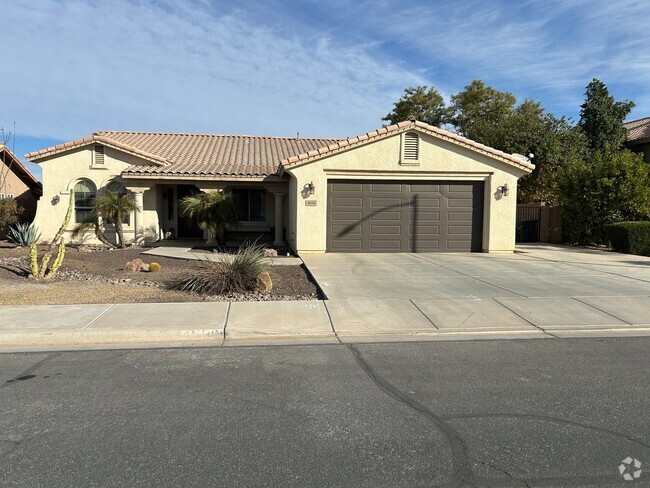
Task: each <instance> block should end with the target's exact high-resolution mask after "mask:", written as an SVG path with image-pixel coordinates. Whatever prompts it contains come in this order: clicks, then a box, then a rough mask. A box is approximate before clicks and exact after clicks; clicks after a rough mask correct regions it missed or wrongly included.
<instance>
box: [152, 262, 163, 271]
mask: <svg viewBox="0 0 650 488" xmlns="http://www.w3.org/2000/svg"><path fill="white" fill-rule="evenodd" d="M161 269H162V266H160V264H158V263H155V262H154V263H151V264H150V265H149V271H150V272H152V273H159V272H160V270H161Z"/></svg>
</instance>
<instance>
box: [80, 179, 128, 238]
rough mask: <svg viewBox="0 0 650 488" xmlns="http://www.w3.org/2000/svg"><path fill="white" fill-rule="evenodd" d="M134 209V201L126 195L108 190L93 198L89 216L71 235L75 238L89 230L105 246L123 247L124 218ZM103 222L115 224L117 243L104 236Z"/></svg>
mask: <svg viewBox="0 0 650 488" xmlns="http://www.w3.org/2000/svg"><path fill="white" fill-rule="evenodd" d="M136 209H137V207H136V205H135V203H133V202H132V201H131V200H129V198H128V197H127V195H122V194H120V193H116V192H113V191H108V192H106V194H105V195H103V196H101V197H99V198H97V199H96V200H95V203H94V205H93V210H92V212H91V213H90V217H88V218H87V219H86V220H84V221H83V222H80V223H78V224H77V225H76V226H75V228H74V230H73V231H72V237H73V238H75V239H76V238H79V237H81V236H83V235H85V234H87V233H89V232H93V233H94V234H95V237H97V239H98V240H99V241H100V242H101V243H102V244H104V245H105V246H108V247H112V248H115V247H118V248H124V247H125V246H126V242H125V240H124V219H125V217H126V216H127V215H129V214H130V213H131V212H132V211H134V210H136ZM103 222H111V223H112V224H113V225H115V233H116V234H117V245H115V244H113V243H112V242H110V241H109V240H108V239H107V238H106V234H105V228H104V224H103Z"/></svg>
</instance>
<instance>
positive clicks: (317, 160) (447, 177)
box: [26, 121, 534, 253]
mask: <svg viewBox="0 0 650 488" xmlns="http://www.w3.org/2000/svg"><path fill="white" fill-rule="evenodd" d="M26 157H27V158H28V159H29V160H30V161H33V162H36V163H38V164H39V165H40V166H41V168H42V171H43V192H44V195H43V196H44V197H43V198H42V199H41V202H40V204H39V208H38V212H37V216H36V223H37V225H38V226H39V227H40V228H41V230H42V235H43V237H44V238H47V237H48V236H52V235H54V233H55V232H56V229H57V228H58V225H59V224H60V222H61V220H62V219H63V216H64V214H65V211H66V206H67V195H69V193H70V191H75V211H74V213H73V222H71V224H70V229H72V227H74V221H75V220H80V219H82V218H84V217H85V216H86V215H87V213H88V211H89V209H90V206H91V205H92V199H93V198H94V197H95V196H96V195H97V193H98V192H101V191H105V190H106V189H111V190H114V191H123V192H128V193H130V194H132V197H133V199H134V201H135V203H136V205H137V207H138V211H136V212H134V213H133V215H132V216H131V218H130V220H129V222H127V224H126V226H125V227H126V231H127V236H128V237H129V238H130V239H132V240H141V239H149V240H155V239H159V238H162V237H163V236H164V235H165V234H167V235H170V234H171V235H173V236H174V237H175V238H178V239H183V238H199V237H202V235H201V231H199V229H198V228H197V226H196V224H195V223H193V222H190V221H188V220H187V219H184V218H182V217H181V216H179V212H178V201H179V199H180V198H182V197H183V196H185V195H188V194H191V193H192V192H198V191H230V192H233V193H235V194H236V196H237V201H238V202H239V205H240V207H241V208H240V210H241V212H240V214H241V222H240V225H239V226H237V227H235V228H232V229H229V231H228V235H227V238H228V239H230V240H233V241H242V240H244V239H246V238H252V239H254V238H258V237H260V238H261V239H262V240H267V241H269V242H272V243H273V244H275V245H283V244H286V245H288V246H289V247H291V248H292V249H293V250H294V251H296V252H298V253H322V252H418V251H485V252H511V251H513V250H514V241H515V213H516V200H517V198H516V192H517V180H518V179H519V178H520V177H521V176H523V175H525V174H527V173H530V172H531V171H532V169H533V168H534V166H533V165H532V164H531V163H530V161H528V160H527V159H526V158H523V157H521V156H515V155H511V154H506V153H503V152H501V151H497V150H495V149H492V148H489V147H486V146H483V145H481V144H478V143H476V142H473V141H470V140H468V139H465V138H463V137H460V136H458V135H456V134H454V133H451V132H448V131H445V130H442V129H439V128H437V127H433V126H430V125H427V124H424V123H422V122H418V121H407V122H401V123H399V124H395V125H391V126H389V127H384V128H381V129H378V130H376V131H372V132H368V133H366V134H362V135H360V136H357V137H352V138H347V139H311V138H288V137H287V138H284V137H260V136H228V135H210V134H170V133H140V132H116V131H102V132H96V133H94V134H93V135H91V136H89V137H86V138H84V139H78V140H75V141H72V142H68V143H65V144H61V145H58V146H54V147H50V148H47V149H42V150H40V151H36V152H33V153H30V154H27V155H26Z"/></svg>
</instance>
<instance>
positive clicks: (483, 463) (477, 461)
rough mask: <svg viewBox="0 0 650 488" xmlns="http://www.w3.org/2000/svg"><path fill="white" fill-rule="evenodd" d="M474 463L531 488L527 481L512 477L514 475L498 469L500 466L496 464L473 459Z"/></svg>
mask: <svg viewBox="0 0 650 488" xmlns="http://www.w3.org/2000/svg"><path fill="white" fill-rule="evenodd" d="M472 461H474V462H475V463H478V464H482V465H483V466H487V467H489V468H492V469H494V470H495V471H499V472H501V473H503V474H505V475H506V476H507V477H508V478H510V479H511V480H512V481H518V482H520V483H523V485H524V486H525V487H526V488H531V486H530V485H529V484H528V482H527V481H526V480H522V479H520V478H515V477H514V476H512V474H510V473H509V472H508V471H506V470H505V469H503V468H500V467H498V466H495V465H494V464H490V463H488V462H486V461H479V460H478V459H475V458H472Z"/></svg>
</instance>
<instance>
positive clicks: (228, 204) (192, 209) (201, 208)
mask: <svg viewBox="0 0 650 488" xmlns="http://www.w3.org/2000/svg"><path fill="white" fill-rule="evenodd" d="M180 209H181V215H182V216H183V217H189V218H196V219H197V220H198V222H199V227H201V229H208V232H209V233H210V237H213V238H215V239H216V240H217V241H218V242H219V243H220V244H223V240H224V235H225V229H226V226H227V225H237V223H238V222H239V216H238V213H237V206H236V205H235V199H234V197H233V195H232V194H231V193H224V192H221V191H213V192H207V193H195V194H194V195H189V196H186V197H184V198H182V199H181V200H180Z"/></svg>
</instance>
